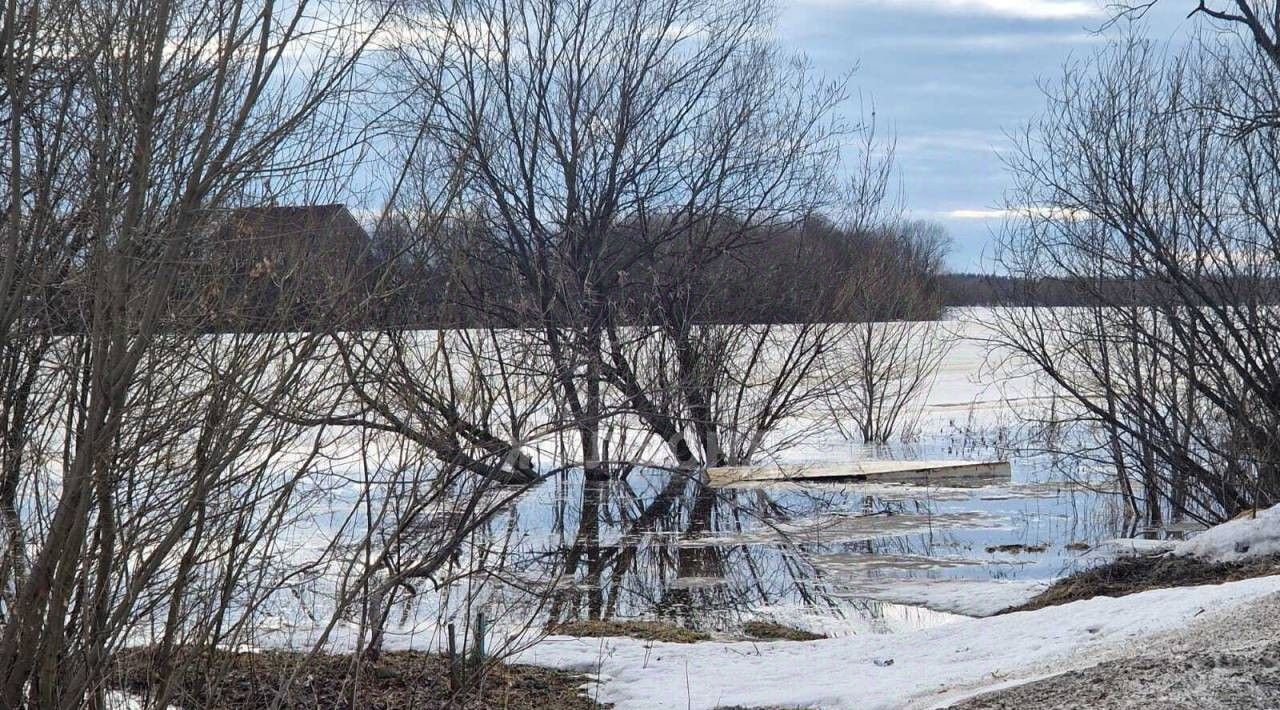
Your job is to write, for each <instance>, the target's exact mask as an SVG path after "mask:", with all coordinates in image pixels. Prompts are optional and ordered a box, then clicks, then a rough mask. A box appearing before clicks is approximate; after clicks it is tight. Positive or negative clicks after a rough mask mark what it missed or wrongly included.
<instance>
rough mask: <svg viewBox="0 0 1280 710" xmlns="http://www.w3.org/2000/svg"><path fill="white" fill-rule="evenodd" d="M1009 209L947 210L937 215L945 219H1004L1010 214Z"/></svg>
mask: <svg viewBox="0 0 1280 710" xmlns="http://www.w3.org/2000/svg"><path fill="white" fill-rule="evenodd" d="M1012 214H1013V212H1012V211H1010V210H972V209H961V210H947V211H946V212H943V213H941V214H940V215H939V216H940V217H943V218H946V219H1004V218H1005V217H1008V216H1010V215H1012Z"/></svg>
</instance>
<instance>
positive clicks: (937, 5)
mask: <svg viewBox="0 0 1280 710" xmlns="http://www.w3.org/2000/svg"><path fill="white" fill-rule="evenodd" d="M810 2H814V3H816V4H825V5H842V4H872V3H874V4H877V5H884V6H889V7H897V8H911V9H919V10H938V11H941V12H953V13H969V14H980V15H996V16H998V17H1012V18H1018V19H1024V20H1075V19H1082V18H1092V17H1099V16H1101V15H1102V14H1103V10H1104V8H1103V4H1102V3H1101V2H1099V1H1097V0H810Z"/></svg>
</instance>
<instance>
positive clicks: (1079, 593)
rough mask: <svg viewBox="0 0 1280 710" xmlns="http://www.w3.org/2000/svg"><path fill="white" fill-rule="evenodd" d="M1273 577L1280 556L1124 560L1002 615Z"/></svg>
mask: <svg viewBox="0 0 1280 710" xmlns="http://www.w3.org/2000/svg"><path fill="white" fill-rule="evenodd" d="M1272 574H1280V555H1270V556H1267V557H1259V558H1256V559H1252V560H1246V561H1243V562H1202V561H1200V560H1196V559H1193V558H1190V557H1173V556H1171V555H1160V556H1138V557H1121V558H1120V559H1118V560H1115V561H1113V562H1109V563H1107V564H1104V565H1100V566H1098V567H1094V568H1093V569H1088V570H1085V571H1083V572H1078V573H1076V574H1073V575H1071V576H1070V577H1064V578H1063V579H1060V580H1058V581H1057V582H1054V583H1053V585H1052V586H1050V587H1049V588H1048V589H1046V590H1044V591H1043V592H1041V593H1040V594H1038V595H1036V596H1035V597H1034V598H1032V599H1031V600H1030V601H1028V602H1026V603H1025V604H1021V605H1019V606H1015V607H1011V608H1009V609H1005V610H1004V611H1003V612H1001V613H1002V614H1008V613H1011V612H1015V611H1030V610H1032V609H1042V608H1044V607H1047V606H1056V605H1058V604H1066V603H1068V602H1074V601H1078V600H1080V599H1091V598H1093V597H1101V596H1106V597H1123V596H1125V595H1126V594H1133V593H1135V592H1142V591H1146V590H1148V589H1165V588H1169V587H1189V586H1195V585H1199V584H1221V583H1223V582H1234V581H1236V580H1240V579H1250V578H1252V577H1265V576H1267V575H1272Z"/></svg>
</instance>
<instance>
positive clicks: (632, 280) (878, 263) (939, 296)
mask: <svg viewBox="0 0 1280 710" xmlns="http://www.w3.org/2000/svg"><path fill="white" fill-rule="evenodd" d="M401 229H403V227H399V226H392V227H390V228H387V229H385V230H383V232H382V233H380V234H375V235H374V236H373V244H374V255H375V256H374V261H375V262H377V263H378V264H381V265H382V266H381V268H383V269H386V270H387V271H388V273H386V274H384V275H383V277H384V278H383V279H382V280H383V281H384V283H386V284H389V285H390V286H389V287H388V288H386V289H384V293H383V294H382V295H381V296H380V297H379V299H378V313H377V315H376V316H375V318H374V320H375V321H376V322H378V323H379V324H381V325H384V326H399V327H442V326H443V327H468V326H478V325H496V326H508V327H510V326H521V325H527V326H535V325H540V324H542V325H545V324H546V323H548V322H552V323H555V322H561V323H574V322H577V321H578V320H579V319H580V318H581V317H584V316H587V314H589V313H591V312H593V309H592V308H587V307H584V308H581V309H577V308H575V307H573V306H572V305H569V306H566V305H565V304H574V303H578V302H582V303H586V302H588V301H591V300H593V299H600V300H607V301H609V302H611V303H612V304H613V305H614V308H613V309H612V310H613V312H615V313H620V314H624V316H625V318H626V319H627V320H628V321H629V322H631V323H651V322H655V321H656V320H660V319H662V318H663V317H664V314H670V313H671V312H672V311H677V310H678V311H680V312H681V313H682V314H683V315H687V316H688V318H689V320H690V321H691V322H699V323H742V324H746V323H802V322H818V321H821V322H863V321H883V320H931V319H935V318H937V317H938V316H939V315H940V313H941V309H942V307H943V306H944V305H945V303H944V293H945V291H944V282H943V281H942V278H943V274H942V265H943V260H944V258H945V256H946V246H947V244H946V239H945V235H944V234H943V232H942V230H941V229H940V228H939V227H937V226H936V225H932V224H928V223H924V222H908V223H904V224H899V225H895V226H893V227H880V228H876V229H873V230H860V229H853V228H847V227H841V226H838V225H836V224H834V223H833V222H832V221H830V220H827V219H825V218H811V219H807V220H804V221H803V222H802V223H800V224H798V225H795V226H794V227H791V228H787V229H781V230H769V231H768V232H767V233H766V232H764V231H757V230H749V229H747V230H744V229H740V226H739V225H736V224H721V225H711V226H707V227H705V229H707V230H710V231H717V230H718V231H720V232H723V233H724V234H723V236H716V237H712V238H708V237H707V236H706V235H705V234H702V235H697V236H695V237H692V238H681V237H674V238H673V237H671V236H670V234H669V233H667V234H665V235H664V237H663V238H662V239H661V240H653V239H651V238H650V237H649V235H650V234H652V233H653V232H654V231H657V230H655V229H653V227H652V225H649V226H648V227H647V228H641V227H640V226H637V225H631V226H626V225H624V226H622V227H620V228H619V230H618V234H616V235H615V237H614V238H613V239H612V240H611V242H612V245H611V246H610V247H608V248H607V250H606V251H607V254H606V255H605V256H604V257H603V258H600V259H599V261H603V262H605V263H606V264H607V266H606V267H604V269H603V270H607V272H608V273H609V274H610V277H609V278H607V279H601V278H599V277H598V276H597V275H595V274H585V275H583V274H578V273H575V272H574V271H573V270H572V269H568V268H566V269H565V270H564V271H563V272H560V276H559V277H558V279H557V283H551V284H542V285H541V287H540V288H539V289H537V290H535V289H532V288H530V287H529V286H528V283H529V280H528V279H522V278H518V277H517V275H518V274H519V273H520V272H521V270H523V269H526V268H527V264H525V263H524V261H523V257H522V255H521V254H519V253H518V251H516V250H509V249H506V248H505V243H504V241H503V240H502V239H500V238H495V235H493V234H492V233H488V232H486V233H484V234H477V233H476V231H475V230H470V229H455V230H452V231H451V232H450V233H449V234H448V238H447V239H439V240H436V241H434V242H432V245H433V249H432V250H431V251H430V253H415V252H407V251H401V250H399V249H398V245H399V244H401V243H405V242H410V241H412V242H415V243H422V241H423V240H422V239H421V238H420V237H416V236H414V237H405V236H402V235H400V234H398V231H399V230H401ZM708 244H711V245H715V249H714V251H713V252H710V253H709V252H708V251H707V247H706V245H708ZM584 282H586V283H590V284H591V287H590V288H584V286H583V284H584ZM564 291H567V292H568V293H569V294H572V295H570V296H566V295H564V293H562V292H564Z"/></svg>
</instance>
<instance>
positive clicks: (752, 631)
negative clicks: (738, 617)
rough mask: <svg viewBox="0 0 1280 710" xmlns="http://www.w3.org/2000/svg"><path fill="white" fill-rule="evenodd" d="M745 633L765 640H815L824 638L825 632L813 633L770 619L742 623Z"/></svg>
mask: <svg viewBox="0 0 1280 710" xmlns="http://www.w3.org/2000/svg"><path fill="white" fill-rule="evenodd" d="M742 632H743V633H745V634H746V635H748V636H750V637H752V638H757V639H764V640H766V641H817V640H818V639H824V638H826V635H825V634H815V633H813V632H811V631H805V630H804V629H796V628H792V627H790V626H784V625H783V624H775V623H774V622H772V621H748V622H747V623H745V624H743V625H742Z"/></svg>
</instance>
